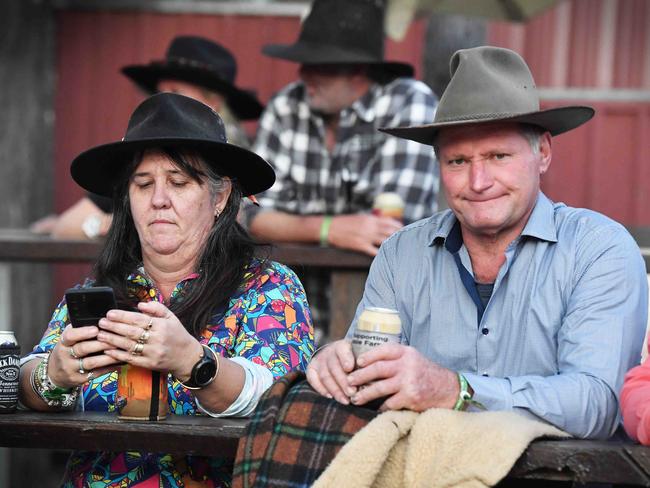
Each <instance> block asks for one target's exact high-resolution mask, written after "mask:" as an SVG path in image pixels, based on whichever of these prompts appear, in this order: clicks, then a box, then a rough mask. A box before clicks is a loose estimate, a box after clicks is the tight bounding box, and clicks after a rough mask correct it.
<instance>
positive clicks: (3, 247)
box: [0, 229, 372, 339]
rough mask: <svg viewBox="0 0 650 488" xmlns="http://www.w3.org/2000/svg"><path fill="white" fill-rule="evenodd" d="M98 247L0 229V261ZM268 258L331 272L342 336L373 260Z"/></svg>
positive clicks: (322, 255) (87, 254)
mask: <svg viewBox="0 0 650 488" xmlns="http://www.w3.org/2000/svg"><path fill="white" fill-rule="evenodd" d="M101 245H102V243H101V241H84V240H62V239H53V238H52V237H50V236H46V235H39V234H34V233H32V232H30V231H28V230H26V229H0V261H8V262H17V261H26V262H51V263H54V262H57V263H79V262H93V261H94V260H95V259H96V257H97V255H98V253H99V250H100V248H101ZM260 251H262V252H264V249H263V248H262V249H260ZM269 257H270V258H271V259H273V260H275V261H278V262H280V263H283V264H286V265H287V266H290V267H292V268H294V269H296V270H299V269H300V268H302V267H305V268H310V267H312V268H314V267H315V268H325V269H327V270H329V271H331V276H332V278H331V288H332V290H331V303H330V330H329V337H330V339H339V338H341V337H343V336H344V335H345V332H346V331H347V330H348V326H349V325H350V322H351V320H352V318H353V317H354V312H355V310H356V307H357V304H358V303H359V300H360V299H361V295H362V294H363V286H364V284H365V281H366V277H367V276H368V268H369V267H370V263H371V262H372V258H370V257H369V256H366V255H365V254H360V253H356V252H352V251H344V250H341V249H335V248H329V247H320V246H311V245H301V244H279V245H274V246H271V247H270V248H269Z"/></svg>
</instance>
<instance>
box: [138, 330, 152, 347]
mask: <svg viewBox="0 0 650 488" xmlns="http://www.w3.org/2000/svg"><path fill="white" fill-rule="evenodd" d="M150 335H151V334H149V331H148V330H143V331H142V335H140V338H139V339H138V342H139V343H140V344H146V343H147V341H148V340H149V336H150Z"/></svg>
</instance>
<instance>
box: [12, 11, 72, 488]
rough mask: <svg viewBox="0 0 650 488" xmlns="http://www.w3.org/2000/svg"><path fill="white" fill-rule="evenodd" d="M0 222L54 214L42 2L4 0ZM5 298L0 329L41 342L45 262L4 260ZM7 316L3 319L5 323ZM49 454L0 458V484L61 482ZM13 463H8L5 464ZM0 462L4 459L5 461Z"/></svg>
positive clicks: (49, 41)
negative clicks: (6, 304) (7, 262)
mask: <svg viewBox="0 0 650 488" xmlns="http://www.w3.org/2000/svg"><path fill="white" fill-rule="evenodd" d="M0 31H1V32H2V33H3V36H2V40H3V42H2V44H0V86H1V87H2V90H0V107H2V110H0V226H2V227H27V226H28V225H29V224H30V223H31V222H33V221H34V220H36V219H37V218H39V217H42V216H44V215H46V214H48V213H50V212H51V211H52V192H53V188H52V180H53V178H52V174H53V168H54V164H53V159H52V158H53V154H52V141H53V124H54V110H53V93H54V16H53V13H52V10H51V7H49V6H47V2H37V1H24V0H6V1H4V2H2V7H1V8H0ZM4 266H5V268H4V272H3V273H0V275H3V276H5V281H7V283H2V284H0V286H2V287H3V291H4V295H3V300H5V301H6V302H8V303H9V305H10V307H9V309H7V310H5V311H4V314H3V317H4V321H3V323H0V329H13V330H14V333H15V334H16V337H17V338H18V341H19V343H20V345H21V346H22V353H23V354H25V353H26V352H27V351H29V350H30V349H31V348H32V347H33V346H34V344H35V343H36V342H37V341H38V340H39V339H40V337H41V335H42V333H43V331H44V330H45V326H46V325H47V322H48V320H49V315H50V314H51V312H52V304H51V296H50V295H51V293H50V287H51V282H50V280H51V275H50V266H49V265H46V264H11V265H4ZM5 321H7V322H5ZM46 454H49V451H44V452H42V453H39V455H37V456H34V453H29V452H28V451H25V450H22V449H20V450H18V449H12V450H11V451H10V455H9V456H7V455H6V452H5V456H0V486H23V487H30V486H42V484H43V480H58V479H60V477H61V469H62V465H59V466H58V467H57V466H52V464H53V463H52V456H48V455H46ZM9 460H10V461H9ZM3 463H7V464H8V465H7V464H5V465H3Z"/></svg>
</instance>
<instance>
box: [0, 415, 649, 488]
mask: <svg viewBox="0 0 650 488" xmlns="http://www.w3.org/2000/svg"><path fill="white" fill-rule="evenodd" d="M247 423H248V421H247V420H245V419H237V418H225V419H213V418H208V417H190V416H177V415H170V416H169V417H168V418H167V419H166V420H164V421H161V422H132V421H122V420H119V419H118V418H117V416H116V415H114V414H102V413H94V412H79V413H69V412H64V413H39V412H17V413H15V414H6V415H0V433H1V434H0V446H3V447H20V448H34V449H36V448H38V449H44V448H47V449H62V450H74V449H79V450H110V451H124V450H143V451H149V452H170V453H182V454H195V455H202V456H219V457H224V458H229V459H234V457H235V454H236V452H237V443H238V441H239V439H240V438H241V437H242V436H243V434H244V432H245V429H246V425H247ZM509 477H513V478H527V479H544V480H571V481H576V482H579V483H588V482H595V483H613V484H626V485H636V486H650V448H647V447H644V446H640V445H638V444H634V443H632V442H631V441H630V440H628V439H626V438H625V437H624V436H623V435H617V436H615V437H614V438H613V439H611V440H608V441H590V440H537V441H534V442H532V443H531V444H530V446H529V447H528V449H526V451H525V452H524V453H523V455H522V456H521V457H520V458H519V460H518V461H517V462H516V464H515V465H514V467H513V469H512V471H511V472H510V474H509Z"/></svg>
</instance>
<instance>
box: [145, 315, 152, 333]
mask: <svg viewBox="0 0 650 488" xmlns="http://www.w3.org/2000/svg"><path fill="white" fill-rule="evenodd" d="M152 327H153V317H149V322H147V327H146V329H147V330H149V329H151V328H152Z"/></svg>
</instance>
